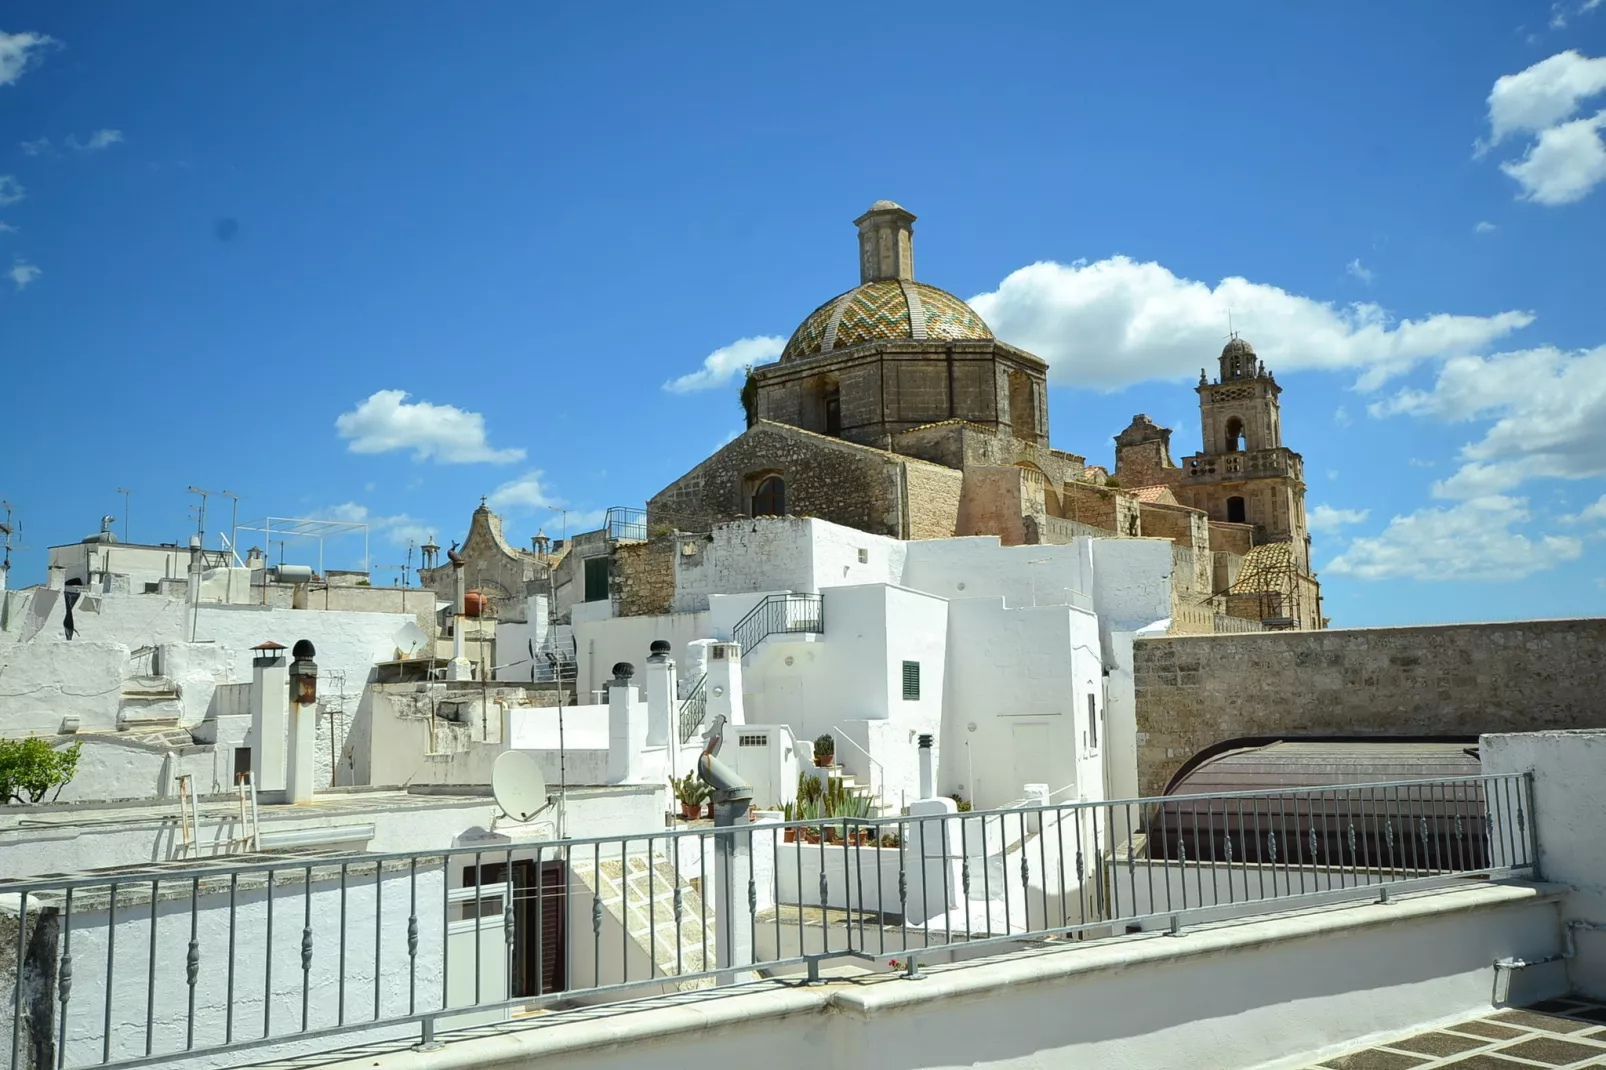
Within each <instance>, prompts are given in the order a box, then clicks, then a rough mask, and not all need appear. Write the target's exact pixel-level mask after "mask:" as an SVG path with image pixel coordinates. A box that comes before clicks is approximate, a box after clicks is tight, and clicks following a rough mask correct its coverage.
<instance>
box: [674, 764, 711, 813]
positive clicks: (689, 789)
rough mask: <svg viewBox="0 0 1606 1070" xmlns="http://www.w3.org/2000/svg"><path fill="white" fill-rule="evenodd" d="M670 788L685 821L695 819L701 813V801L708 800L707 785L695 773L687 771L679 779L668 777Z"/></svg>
mask: <svg viewBox="0 0 1606 1070" xmlns="http://www.w3.org/2000/svg"><path fill="white" fill-rule="evenodd" d="M669 787H670V790H671V791H673V792H674V793H675V801H676V802H678V803H680V816H681V817H682V818H684V819H686V820H687V821H695V820H697V819H698V818H699V817H701V816H702V814H703V803H705V802H707V801H708V796H709V794H710V793H709V790H708V785H707V784H704V783H703V782H702V781H701V780H698V779H697V774H696V773H687V774H686V775H685V776H684V777H682V778H680V779H679V780H677V779H675V778H674V777H670V778H669Z"/></svg>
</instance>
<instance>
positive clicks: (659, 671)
mask: <svg viewBox="0 0 1606 1070" xmlns="http://www.w3.org/2000/svg"><path fill="white" fill-rule="evenodd" d="M669 649H670V647H669V643H668V641H666V640H663V639H654V640H653V642H652V646H651V648H650V650H651V653H649V654H648V655H647V687H646V691H647V746H649V747H663V746H667V747H669V748H670V750H669V768H670V772H671V773H674V772H675V767H674V762H675V746H676V744H678V743H679V742H680V740H679V736H678V726H676V725H675V724H674V723H673V722H674V719H675V714H674V711H675V660H674V659H673V658H671V657H670V656H669Z"/></svg>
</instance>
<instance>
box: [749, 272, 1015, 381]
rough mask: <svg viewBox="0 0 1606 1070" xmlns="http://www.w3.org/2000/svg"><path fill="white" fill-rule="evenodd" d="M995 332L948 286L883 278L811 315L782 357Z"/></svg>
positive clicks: (978, 336) (985, 335)
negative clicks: (883, 342)
mask: <svg viewBox="0 0 1606 1070" xmlns="http://www.w3.org/2000/svg"><path fill="white" fill-rule="evenodd" d="M992 336H993V332H992V331H991V330H989V329H988V327H987V324H986V322H985V321H984V320H983V319H982V318H981V317H980V316H979V315H977V314H976V310H975V309H973V308H971V307H970V306H969V305H967V304H965V303H964V302H963V301H961V300H960V299H959V298H957V297H955V296H954V295H953V294H951V293H949V292H948V291H946V290H939V289H937V288H936V287H935V286H927V285H926V284H925V283H923V282H912V281H909V280H907V279H880V280H877V281H875V282H867V283H864V284H862V285H860V286H856V287H854V288H853V289H851V290H849V291H848V292H847V293H845V294H840V295H838V296H836V297H833V298H831V300H829V301H827V302H826V303H825V304H823V305H821V306H820V307H819V308H817V309H815V310H814V311H813V312H811V313H809V317H808V319H806V320H804V321H803V322H802V324H801V325H799V326H798V329H797V330H796V331H794V332H793V333H792V340H791V341H789V342H787V343H786V348H785V349H784V350H783V351H782V352H781V360H782V361H783V362H784V361H790V360H802V359H804V358H805V357H812V356H816V355H818V354H820V353H829V352H831V351H832V350H837V349H847V348H849V347H850V346H856V345H860V344H862V343H864V342H874V341H880V340H882V339H899V340H914V341H928V340H929V341H942V342H948V341H960V340H965V339H978V340H986V339H990V338H991V337H992Z"/></svg>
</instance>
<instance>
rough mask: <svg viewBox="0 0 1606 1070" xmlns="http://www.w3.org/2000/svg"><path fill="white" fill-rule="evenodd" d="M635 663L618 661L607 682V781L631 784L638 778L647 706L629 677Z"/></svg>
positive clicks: (641, 766)
mask: <svg viewBox="0 0 1606 1070" xmlns="http://www.w3.org/2000/svg"><path fill="white" fill-rule="evenodd" d="M635 675H636V667H635V666H634V665H632V664H630V662H628V661H621V662H619V663H618V664H617V665H615V666H614V667H613V679H612V680H610V681H609V682H608V783H610V784H633V783H637V782H639V781H640V780H641V778H642V773H643V761H642V754H641V749H642V748H643V747H645V746H646V745H647V709H646V704H645V703H643V702H642V701H641V698H640V696H639V695H638V693H637V691H636V686H635V684H634V683H633V682H632V678H633V677H634V676H635Z"/></svg>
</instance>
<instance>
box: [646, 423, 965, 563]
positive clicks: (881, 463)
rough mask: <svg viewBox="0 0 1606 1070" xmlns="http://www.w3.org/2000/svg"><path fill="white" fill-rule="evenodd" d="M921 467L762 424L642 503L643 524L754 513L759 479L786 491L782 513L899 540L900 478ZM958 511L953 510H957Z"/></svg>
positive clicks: (701, 525) (707, 521)
mask: <svg viewBox="0 0 1606 1070" xmlns="http://www.w3.org/2000/svg"><path fill="white" fill-rule="evenodd" d="M920 463H922V462H919V461H905V460H904V459H903V458H900V457H898V456H896V455H894V454H889V453H886V452H884V451H881V450H876V449H870V448H868V447H865V446H857V445H854V444H852V443H849V442H843V441H841V440H840V439H835V438H829V437H827V436H825V435H816V434H813V433H811V432H807V431H801V430H798V429H796V428H793V427H785V426H782V425H780V424H774V423H770V422H768V421H761V422H759V423H757V424H755V425H754V426H753V427H750V428H748V430H747V431H746V433H744V434H743V435H741V436H740V437H739V438H737V439H736V440H735V441H733V442H731V443H730V444H728V445H726V446H725V447H723V448H722V449H720V450H719V451H718V452H716V453H715V454H714V455H713V456H712V457H710V458H708V460H706V461H704V462H703V463H702V464H700V465H698V466H697V467H696V468H693V469H692V470H691V471H690V472H688V473H686V474H685V475H684V476H681V477H680V478H679V479H677V480H675V482H673V483H671V484H670V485H669V486H667V487H665V488H664V489H663V490H661V491H659V492H658V493H657V494H656V495H654V496H653V498H652V500H651V501H649V502H648V503H647V523H648V526H649V528H655V527H656V525H658V524H660V523H666V524H670V525H672V526H674V527H678V528H679V529H680V530H682V531H708V530H710V529H711V528H712V527H713V525H715V524H719V523H723V522H725V521H728V520H732V519H734V518H736V517H741V516H747V515H749V514H750V513H751V511H752V497H751V495H752V481H753V479H754V477H755V476H757V475H759V474H761V473H774V474H777V475H779V476H780V477H781V478H782V479H783V480H784V481H785V483H786V511H787V512H788V513H789V514H791V515H792V516H814V517H819V518H820V519H821V520H829V521H831V522H832V523H835V524H842V525H844V526H846V527H851V528H858V529H859V530H860V531H868V532H871V533H873V534H877V535H890V536H893V537H895V538H896V537H898V536H899V535H900V534H901V532H900V531H899V527H900V524H899V520H900V516H901V510H902V501H901V499H902V490H903V488H902V471H903V468H904V466H905V465H908V466H909V467H911V468H912V467H914V466H915V465H917V464H920ZM956 507H957V502H956Z"/></svg>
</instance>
